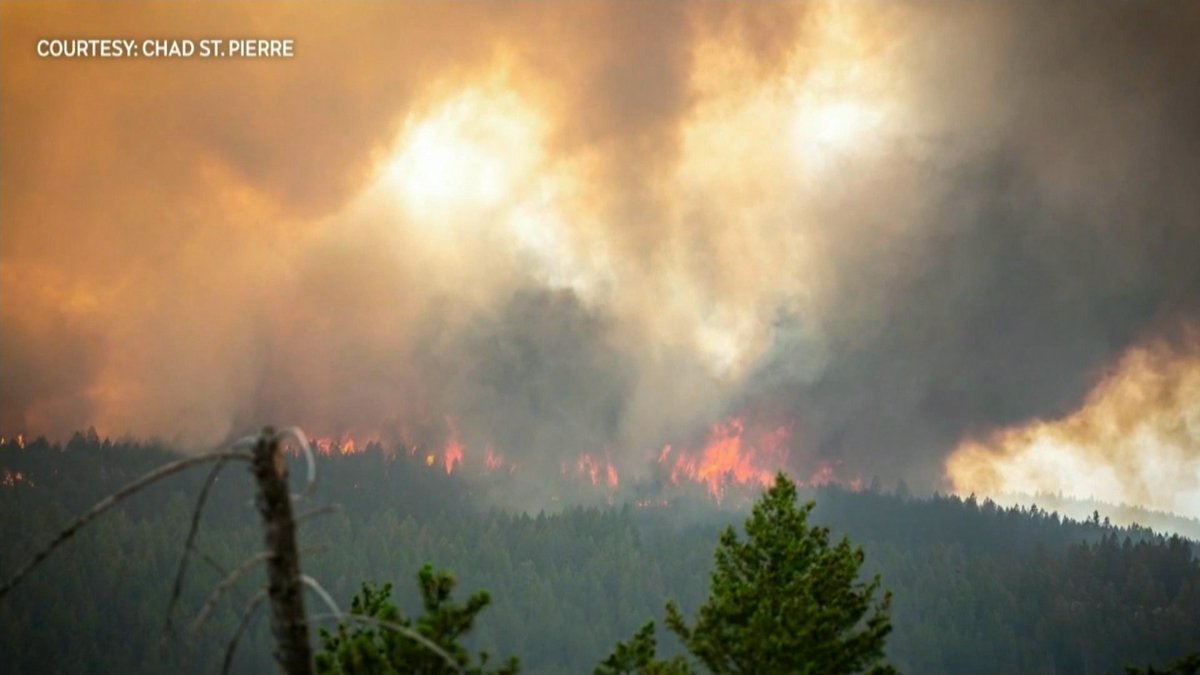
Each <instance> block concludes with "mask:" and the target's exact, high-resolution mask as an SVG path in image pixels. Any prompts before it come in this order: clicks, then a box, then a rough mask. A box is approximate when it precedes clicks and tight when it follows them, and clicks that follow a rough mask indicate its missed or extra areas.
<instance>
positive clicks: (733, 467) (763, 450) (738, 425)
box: [658, 417, 788, 501]
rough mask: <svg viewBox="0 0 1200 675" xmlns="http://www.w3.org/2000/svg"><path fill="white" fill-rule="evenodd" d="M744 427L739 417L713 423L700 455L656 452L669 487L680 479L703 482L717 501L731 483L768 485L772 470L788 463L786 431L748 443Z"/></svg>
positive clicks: (776, 432)
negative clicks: (669, 480) (664, 468)
mask: <svg viewBox="0 0 1200 675" xmlns="http://www.w3.org/2000/svg"><path fill="white" fill-rule="evenodd" d="M745 428H746V427H745V422H744V421H743V420H742V418H740V417H735V418H733V419H731V420H729V421H728V422H726V423H724V424H714V425H713V426H712V428H711V430H710V431H709V436H708V442H707V443H706V444H705V446H704V449H703V450H701V451H700V452H699V453H695V454H692V453H689V452H687V451H684V450H679V451H675V450H673V449H672V447H671V446H670V445H667V446H665V447H663V449H662V451H661V452H660V453H659V455H658V463H659V465H660V466H663V467H669V470H670V476H671V483H672V484H675V485H678V484H679V483H680V481H681V480H683V479H687V480H693V481H697V482H700V483H704V484H705V485H706V486H707V487H708V491H709V493H710V494H711V495H712V496H713V497H714V498H716V499H717V500H718V501H719V500H720V499H721V498H722V497H723V496H724V495H725V489H726V487H727V486H729V485H731V484H736V485H755V484H757V485H762V486H764V487H766V486H769V485H771V483H772V482H773V481H774V477H775V471H777V470H779V469H781V468H783V467H784V465H785V464H786V462H787V446H786V442H787V438H788V430H787V428H786V427H779V428H777V429H775V430H773V431H771V432H769V433H766V434H762V435H761V437H760V438H759V439H758V441H757V442H751V441H749V440H747V439H746V438H745ZM672 454H674V456H675V458H674V461H672V460H671V455H672Z"/></svg>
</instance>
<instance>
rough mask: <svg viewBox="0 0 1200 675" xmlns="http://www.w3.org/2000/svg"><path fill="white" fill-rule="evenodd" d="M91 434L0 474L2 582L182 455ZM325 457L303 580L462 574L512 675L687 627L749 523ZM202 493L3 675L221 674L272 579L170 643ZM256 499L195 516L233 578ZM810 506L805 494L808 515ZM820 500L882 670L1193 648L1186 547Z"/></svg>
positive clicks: (166, 504) (194, 600)
mask: <svg viewBox="0 0 1200 675" xmlns="http://www.w3.org/2000/svg"><path fill="white" fill-rule="evenodd" d="M90 436H91V435H90V434H89V435H87V436H84V435H80V437H79V438H78V439H76V440H74V441H73V442H72V443H69V444H66V445H58V446H55V445H51V444H49V443H47V442H45V441H37V440H35V441H31V442H29V443H28V445H27V447H26V448H25V449H24V450H19V449H17V448H16V447H14V446H12V445H11V444H10V445H9V446H5V447H0V474H2V473H3V471H4V470H5V469H8V470H11V471H14V472H15V471H20V472H22V473H23V474H24V475H25V476H27V477H28V478H29V482H28V483H25V482H22V483H20V484H19V485H16V486H13V487H2V486H0V513H2V514H4V515H3V517H0V541H3V542H4V545H3V546H0V575H2V574H7V573H11V572H12V571H13V570H15V569H16V568H17V567H18V566H19V565H21V564H23V563H24V562H26V561H27V560H28V558H29V557H30V556H31V555H32V554H33V553H34V552H35V551H36V550H37V549H39V548H41V547H42V546H43V545H44V544H45V543H46V542H47V541H48V540H49V539H50V538H51V537H53V536H54V535H55V534H56V533H57V532H58V530H59V529H60V528H61V527H62V525H63V524H64V523H65V522H67V521H68V520H70V519H71V518H72V517H73V516H74V515H76V514H78V513H80V512H81V511H82V510H86V509H87V508H89V507H90V506H91V505H92V504H93V503H95V501H96V500H98V499H100V498H101V497H103V496H104V495H106V494H108V493H110V492H112V491H113V490H115V489H117V488H119V487H120V486H121V485H123V484H125V483H127V482H129V481H130V480H133V479H134V478H136V477H137V476H139V475H141V474H143V473H145V472H146V471H148V470H150V469H153V468H154V467H156V466H159V465H161V464H162V463H164V462H167V461H171V460H172V459H175V458H177V456H175V455H170V454H168V453H167V451H166V449H165V448H155V447H152V446H147V445H144V444H138V443H134V442H130V441H117V442H115V443H112V442H107V441H97V440H96V439H95V438H89V437H90ZM317 461H318V462H319V463H320V471H319V473H320V477H321V484H320V488H319V491H318V497H319V499H320V501H322V502H336V503H339V504H342V505H344V506H345V511H344V512H343V513H341V514H338V515H333V516H326V517H324V518H318V519H314V520H312V521H308V522H306V523H305V525H304V526H303V527H302V528H301V531H300V533H299V536H300V540H301V546H302V547H307V546H312V545H315V544H328V545H329V547H330V548H329V549H328V550H327V552H325V553H323V554H322V555H319V556H314V557H312V558H308V559H306V560H305V561H304V563H303V566H304V571H305V572H306V573H307V574H309V575H311V576H313V577H315V578H317V579H319V580H320V581H321V582H322V584H324V585H325V587H326V588H327V589H328V590H329V592H330V593H331V594H332V595H333V597H334V598H335V599H336V600H337V602H338V603H340V604H341V605H342V606H343V607H346V608H349V607H350V605H351V599H352V598H353V596H354V595H355V593H358V592H359V591H360V587H359V583H358V580H361V579H381V578H389V575H392V574H394V571H395V570H398V569H399V570H413V571H416V570H418V569H420V567H421V566H422V565H423V564H425V563H426V562H429V563H432V564H433V565H434V567H435V568H439V569H441V568H448V569H453V570H454V571H455V573H456V575H457V577H458V579H459V581H460V583H461V584H462V586H460V592H461V588H462V587H463V586H470V587H473V588H474V587H479V588H486V589H488V591H489V592H490V594H491V598H492V602H491V604H489V605H488V607H487V609H486V611H483V612H481V613H480V614H479V616H478V619H477V620H476V622H475V624H474V625H473V627H472V629H471V632H470V633H469V634H468V635H467V636H466V638H465V639H463V640H462V643H463V644H464V645H465V646H466V647H467V648H469V649H470V650H471V653H472V654H475V653H476V652H478V651H479V650H487V651H488V652H490V653H492V654H493V655H505V656H507V655H509V654H513V655H516V656H519V657H520V659H521V668H522V672H523V673H526V672H527V673H531V674H537V675H558V674H567V673H571V674H575V673H585V672H591V671H592V669H593V668H595V667H596V664H597V663H599V662H600V661H601V660H602V659H603V658H604V657H605V656H606V655H608V654H610V653H611V652H612V651H613V645H615V644H616V643H617V641H618V640H628V638H629V636H631V635H633V634H634V632H635V631H637V629H638V627H639V626H641V625H642V624H644V623H645V621H646V619H647V618H649V617H651V616H652V615H654V614H656V613H657V612H660V611H662V606H663V603H664V602H666V600H667V598H674V599H675V600H676V601H677V602H678V603H679V606H680V607H682V608H685V609H686V610H688V611H689V612H690V611H691V610H693V609H695V608H698V607H700V606H701V605H702V604H703V603H704V602H705V600H706V598H707V597H708V593H709V573H710V572H711V571H712V567H713V565H712V562H713V548H714V542H716V541H717V539H718V538H719V536H720V533H721V531H722V529H723V528H724V527H725V525H727V524H731V523H739V522H742V521H744V520H745V518H746V517H747V516H748V515H749V514H748V513H747V512H742V513H740V514H739V513H738V511H737V510H736V508H733V509H731V508H729V507H728V506H726V507H723V508H716V507H713V506H712V505H710V504H709V503H708V502H707V500H706V499H705V498H704V496H703V495H700V496H699V498H697V499H692V500H691V501H685V499H683V498H682V496H680V497H674V496H673V497H672V498H671V503H670V506H669V507H666V508H647V509H639V508H635V507H633V506H630V507H628V508H578V507H570V508H564V509H562V510H560V511H555V512H553V513H546V514H544V515H538V514H536V513H535V514H525V513H513V512H511V511H503V510H499V509H489V508H481V506H480V496H479V493H478V492H477V491H476V492H472V490H477V489H478V487H477V485H476V484H475V483H472V482H470V481H464V480H462V479H461V478H460V476H459V472H458V471H456V472H455V473H454V475H453V476H449V475H447V474H446V472H445V471H444V470H440V469H438V468H431V467H427V466H426V465H425V463H424V454H423V453H417V454H415V455H410V454H409V453H408V452H407V451H405V450H404V449H403V448H397V449H396V452H394V453H384V452H382V451H380V450H379V449H378V448H376V449H374V450H368V451H367V452H363V453H358V454H353V455H346V456H333V457H318V460H317ZM468 468H469V466H468ZM204 476H205V472H203V471H198V472H195V473H194V474H189V475H181V476H177V477H176V478H173V479H171V480H170V481H168V482H164V483H163V484H161V485H159V486H156V487H154V488H150V489H148V490H147V491H146V492H145V493H144V494H141V495H138V496H137V497H135V498H134V499H131V500H129V501H128V502H126V503H124V504H122V505H121V506H119V507H117V509H115V510H114V512H113V513H112V514H109V515H108V516H105V517H104V518H102V519H101V520H99V521H97V522H96V523H95V525H94V526H93V527H90V528H88V530H87V531H84V532H81V533H80V534H79V536H78V537H77V538H76V539H75V540H73V541H72V542H71V543H69V544H68V545H67V546H65V547H64V548H63V549H62V550H61V551H59V552H58V553H57V554H56V555H55V556H52V557H51V558H50V559H49V560H47V561H46V564H45V566H44V567H43V568H41V569H39V570H38V571H37V572H36V573H35V574H33V575H31V576H30V577H29V578H28V579H27V580H26V582H25V583H24V584H23V585H22V586H21V587H19V588H18V589H16V591H14V592H13V593H12V594H11V595H9V596H8V597H6V598H5V601H4V602H0V653H2V654H3V655H4V662H3V666H2V667H0V671H2V672H4V673H6V674H7V673H13V674H14V675H18V674H21V673H45V672H63V673H80V674H83V673H114V672H116V673H123V674H126V673H127V674H129V675H139V674H141V673H145V674H147V675H156V674H158V673H172V672H175V673H216V672H220V670H221V659H222V656H223V654H224V652H225V648H226V645H227V643H228V641H229V638H230V636H231V635H232V634H233V632H234V630H235V628H236V626H237V625H238V620H239V619H240V617H241V611H242V609H243V608H244V607H245V606H246V602H247V601H248V600H249V598H250V597H251V595H252V594H253V593H254V592H255V591H256V590H257V589H258V588H260V587H261V585H262V583H263V577H262V575H261V574H260V573H252V574H251V575H250V576H249V577H248V578H247V579H245V580H244V582H243V583H241V584H239V585H238V587H236V588H234V589H231V591H230V593H229V594H228V596H229V597H228V600H227V601H224V602H222V603H221V605H220V606H219V607H218V609H217V611H216V612H214V614H213V615H212V616H211V617H210V619H209V621H208V624H206V627H205V629H204V630H203V631H202V632H201V633H200V634H197V635H194V636H193V635H180V636H176V637H169V636H165V635H164V633H163V619H164V616H165V615H164V611H165V608H166V606H167V601H168V597H169V595H170V593H171V584H170V579H171V577H172V575H173V574H174V573H175V569H176V566H177V565H178V564H179V553H180V546H181V544H182V542H183V538H184V534H185V533H186V531H187V527H188V522H189V517H190V514H191V507H192V504H193V503H194V501H195V497H196V493H197V491H198V490H199V489H200V485H201V483H202V481H203V479H204ZM501 479H502V477H496V476H489V477H488V481H496V480H501ZM487 484H489V485H490V484H491V483H487ZM885 484H886V483H885ZM252 490H253V484H252V481H251V478H250V476H249V475H248V474H247V472H244V471H229V470H227V471H226V472H225V473H224V474H223V475H222V477H221V480H220V481H219V482H218V483H217V484H216V485H215V486H214V488H213V495H212V498H211V499H210V500H209V508H208V510H207V512H206V513H205V517H204V523H203V526H202V527H201V531H200V537H199V539H198V541H197V546H198V548H199V549H200V550H202V551H204V552H205V553H206V554H208V555H210V556H211V557H212V558H213V559H214V560H215V561H216V562H217V563H219V564H220V565H221V566H223V567H225V568H227V569H228V568H230V567H232V566H234V565H236V564H238V563H239V562H240V561H242V560H245V559H246V558H248V557H249V556H252V555H255V554H256V553H258V552H259V551H260V550H261V549H262V532H261V530H260V528H259V525H258V520H257V517H256V516H255V514H254V510H253V509H254V507H253V504H252V503H251V502H250V501H249V500H248V499H247V498H246V495H248V494H252V492H251V491H252ZM808 496H809V493H807V491H805V490H804V489H803V488H801V489H800V499H801V501H803V500H805V499H806V498H808ZM813 496H814V497H815V498H816V501H817V506H816V508H815V509H814V510H813V511H812V513H811V514H810V515H809V522H810V523H813V524H820V525H827V526H829V527H830V528H831V529H832V530H833V531H834V532H837V533H845V534H846V535H848V536H849V537H850V540H851V541H852V542H854V543H855V544H859V545H862V546H863V548H864V550H865V551H866V561H865V563H864V565H863V568H862V572H863V574H864V575H865V576H864V578H869V577H870V576H871V575H874V574H875V573H880V574H881V575H882V577H883V578H884V579H885V580H886V583H887V587H888V588H889V589H891V590H892V591H893V592H894V594H895V597H894V599H893V602H892V606H891V612H890V614H891V620H892V625H893V627H894V630H893V632H892V633H891V634H890V635H888V641H887V659H888V662H889V663H891V664H893V665H895V666H896V668H897V669H899V670H901V671H903V672H912V673H922V674H923V675H959V674H964V675H965V674H968V673H969V674H970V675H1007V674H1009V673H1031V674H1033V673H1057V674H1059V675H1087V674H1089V673H1123V672H1125V670H1124V669H1125V666H1127V665H1133V664H1137V665H1139V666H1143V667H1144V665H1145V664H1157V667H1158V668H1159V669H1160V670H1161V669H1163V668H1164V667H1165V664H1168V663H1171V662H1172V661H1174V660H1176V659H1177V658H1178V657H1179V655H1180V654H1186V653H1189V652H1192V651H1195V650H1196V649H1197V648H1198V647H1200V644H1198V643H1197V636H1200V560H1198V559H1197V558H1196V553H1197V552H1200V547H1197V545H1196V544H1195V542H1194V541H1187V540H1182V539H1177V538H1172V537H1165V536H1161V535H1157V534H1155V533H1153V532H1151V531H1150V530H1148V529H1146V528H1144V527H1138V526H1133V527H1105V526H1104V525H1103V517H1101V519H1100V520H1101V522H1100V524H1097V523H1095V522H1094V519H1093V518H1090V517H1089V518H1088V519H1086V521H1074V520H1069V519H1066V518H1062V517H1061V516H1060V515H1057V514H1054V513H1051V512H1050V511H1048V510H1046V509H1042V508H1038V509H1032V508H1029V507H1025V508H1004V507H1000V506H998V505H996V504H994V503H992V502H989V501H987V500H978V501H976V500H971V499H959V498H957V497H953V496H935V497H932V498H930V497H910V498H907V499H901V498H900V497H899V496H897V495H896V494H895V493H894V492H893V491H887V490H886V488H885V490H884V491H883V492H867V491H863V492H849V491H844V490H839V489H837V488H836V487H828V488H823V489H821V490H819V491H817V492H816V493H815V494H814V495H813ZM726 503H727V504H735V505H736V502H734V500H732V499H728V500H727V502H726ZM483 504H484V506H486V505H490V504H491V502H487V501H484V502H483ZM1092 509H1093V507H1092V506H1088V508H1087V509H1086V512H1087V514H1088V515H1089V516H1090V515H1091V513H1092ZM746 511H748V508H747V509H746ZM1102 513H1103V511H1102ZM1189 523H1190V524H1191V525H1190V526H1191V527H1192V528H1193V529H1192V530H1189V531H1193V532H1196V533H1197V534H1200V521H1194V520H1193V521H1184V520H1181V519H1176V520H1174V521H1172V526H1173V527H1187V526H1188V524H1189ZM221 577H222V575H221V574H219V573H217V572H216V571H214V570H213V569H210V568H209V566H207V565H204V564H195V565H193V570H192V571H190V572H189V578H188V580H187V583H186V584H185V585H184V589H183V597H182V601H181V603H180V605H179V607H178V609H177V612H176V615H175V619H176V621H177V623H178V624H179V625H185V626H186V625H187V624H188V623H189V622H190V621H191V619H192V617H193V616H194V614H195V612H196V611H198V610H199V608H200V607H201V606H202V605H203V604H204V602H205V600H206V598H207V597H208V595H209V593H210V592H211V591H212V589H213V587H214V585H216V584H217V583H219V582H220V580H221ZM405 588H406V589H407V588H410V587H405ZM399 590H401V589H396V590H394V591H393V595H392V597H393V600H394V601H395V602H396V604H397V605H398V606H399V607H400V609H401V611H402V612H403V613H404V614H406V615H408V616H411V617H415V616H419V615H420V614H421V611H422V610H421V603H420V598H419V593H400V592H399ZM313 608H314V609H315V610H316V611H319V606H314V607H313ZM688 616H689V618H690V617H691V615H690V614H689V615H688ZM266 619H267V616H266V613H265V612H263V611H262V610H261V609H260V612H259V615H258V618H257V620H256V621H255V622H253V623H252V624H251V628H250V629H249V630H248V631H247V633H246V635H245V636H244V637H243V639H242V640H241V644H240V646H239V648H238V651H237V655H236V656H235V658H234V660H233V664H232V672H233V673H238V674H239V675H240V674H242V673H245V674H247V675H249V674H252V673H263V672H271V671H272V670H273V669H274V667H275V666H274V663H273V661H272V659H271V650H272V645H273V643H272V640H271V634H270V629H269V628H270V627H269V622H268V621H267V620H266ZM330 628H331V629H332V627H330ZM659 628H661V622H659ZM658 637H659V644H658V645H657V648H658V650H659V652H660V654H662V655H664V656H673V655H675V654H677V653H680V651H679V648H678V645H677V640H675V639H674V637H673V636H669V635H663V634H659V636H658ZM185 638H186V639H185ZM315 646H319V645H315ZM495 658H496V657H495V656H493V659H495ZM697 667H699V666H698V664H697ZM630 672H636V671H630Z"/></svg>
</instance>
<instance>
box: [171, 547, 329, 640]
mask: <svg viewBox="0 0 1200 675" xmlns="http://www.w3.org/2000/svg"><path fill="white" fill-rule="evenodd" d="M328 548H329V546H328V545H325V544H322V545H320V546H309V547H308V548H305V549H301V551H300V555H302V556H303V555H309V554H312V553H319V552H320V551H324V550H326V549H328ZM270 557H271V552H270V551H259V552H258V553H255V554H254V555H252V556H250V557H249V558H246V559H245V560H243V561H242V563H241V564H240V565H238V566H237V567H235V568H233V570H232V571H231V572H229V574H227V575H225V578H223V579H221V581H220V583H218V584H217V585H216V587H215V588H213V590H212V592H211V593H209V595H208V598H207V599H206V600H205V601H204V604H203V605H201V607H200V613H199V614H197V615H196V618H195V620H193V621H192V632H193V633H195V632H196V631H199V630H200V627H201V626H203V625H204V622H205V621H207V620H208V617H209V615H211V614H212V612H213V610H214V609H216V608H217V604H218V603H219V602H220V601H221V596H223V595H225V593H226V592H227V591H228V590H229V589H231V588H233V587H234V585H235V584H237V582H238V581H241V579H242V578H243V577H245V576H246V575H247V574H248V573H249V572H250V571H251V570H253V569H254V568H255V567H257V566H258V564H259V563H261V562H263V561H264V560H267V559H268V558H270Z"/></svg>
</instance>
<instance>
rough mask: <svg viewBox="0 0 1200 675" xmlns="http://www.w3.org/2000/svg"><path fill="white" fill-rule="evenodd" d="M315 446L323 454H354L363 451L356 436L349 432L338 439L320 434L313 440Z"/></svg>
mask: <svg viewBox="0 0 1200 675" xmlns="http://www.w3.org/2000/svg"><path fill="white" fill-rule="evenodd" d="M312 444H313V447H315V448H316V450H317V453H319V454H322V455H334V454H337V455H353V454H354V453H356V452H361V451H362V448H360V447H359V445H358V444H357V443H355V441H354V438H353V437H352V436H350V435H349V434H343V435H342V436H340V437H337V438H336V439H335V438H334V437H332V436H320V437H317V438H314V439H313V441H312Z"/></svg>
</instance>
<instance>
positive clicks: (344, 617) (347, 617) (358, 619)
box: [310, 612, 462, 673]
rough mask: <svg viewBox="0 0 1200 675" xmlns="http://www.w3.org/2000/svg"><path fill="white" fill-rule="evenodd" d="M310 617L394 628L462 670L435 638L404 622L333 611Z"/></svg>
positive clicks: (312, 618)
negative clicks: (430, 637) (428, 636)
mask: <svg viewBox="0 0 1200 675" xmlns="http://www.w3.org/2000/svg"><path fill="white" fill-rule="evenodd" d="M310 618H311V620H312V621H327V620H329V619H336V620H338V621H353V622H355V623H363V624H368V625H371V626H375V627H376V628H386V629H388V630H394V631H396V632H397V633H400V634H401V635H404V636H405V637H408V638H409V639H411V640H413V641H414V642H417V643H418V644H420V645H421V646H422V647H425V648H426V649H428V650H429V651H431V652H433V653H434V654H437V655H438V656H440V657H441V658H442V660H443V661H445V662H446V664H447V665H448V666H450V667H451V668H453V669H454V670H455V672H459V673H461V672H462V667H461V666H459V665H458V661H455V660H454V657H453V656H450V655H449V654H448V653H446V650H444V649H442V648H441V647H440V646H439V645H438V644H437V643H436V642H434V641H433V640H430V639H429V638H427V637H425V636H424V635H421V634H420V633H418V632H417V631H415V630H413V629H411V628H409V627H408V626H405V625H403V624H398V623H393V622H391V621H384V620H383V619H376V618H375V617H372V616H363V615H362V614H334V613H332V612H329V613H326V614H316V615H314V616H312V617H310Z"/></svg>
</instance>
